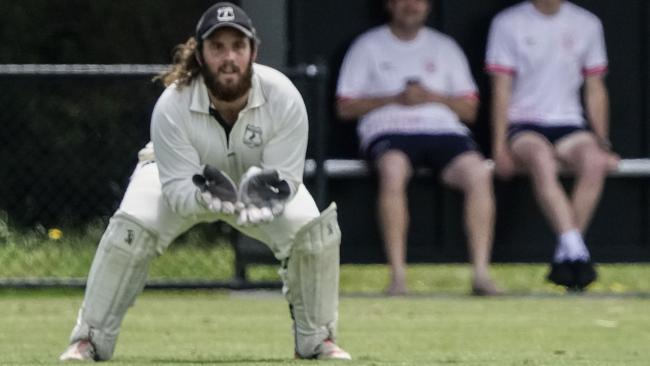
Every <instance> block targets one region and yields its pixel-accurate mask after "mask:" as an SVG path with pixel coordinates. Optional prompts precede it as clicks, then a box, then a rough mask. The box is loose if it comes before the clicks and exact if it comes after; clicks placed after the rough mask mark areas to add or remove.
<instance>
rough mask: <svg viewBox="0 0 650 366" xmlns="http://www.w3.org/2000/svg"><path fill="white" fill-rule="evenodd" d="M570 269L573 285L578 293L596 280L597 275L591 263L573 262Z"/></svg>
mask: <svg viewBox="0 0 650 366" xmlns="http://www.w3.org/2000/svg"><path fill="white" fill-rule="evenodd" d="M571 268H572V269H573V275H574V276H575V285H576V287H577V288H578V290H579V291H582V290H584V289H585V287H587V286H589V284H590V283H592V282H594V281H595V280H596V278H598V273H596V269H595V268H594V264H593V263H592V262H591V261H582V260H577V261H573V262H571Z"/></svg>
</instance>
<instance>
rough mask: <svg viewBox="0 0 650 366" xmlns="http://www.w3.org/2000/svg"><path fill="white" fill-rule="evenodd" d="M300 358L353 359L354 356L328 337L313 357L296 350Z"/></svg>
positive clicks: (297, 356)
mask: <svg viewBox="0 0 650 366" xmlns="http://www.w3.org/2000/svg"><path fill="white" fill-rule="evenodd" d="M296 358H298V359H314V360H352V356H350V354H349V353H347V352H345V351H344V350H343V349H342V348H341V347H339V346H337V345H336V343H334V342H333V341H332V340H330V339H326V340H324V341H323V343H321V344H320V346H318V349H317V351H316V354H315V355H313V356H312V357H303V356H301V355H299V354H298V353H297V352H296Z"/></svg>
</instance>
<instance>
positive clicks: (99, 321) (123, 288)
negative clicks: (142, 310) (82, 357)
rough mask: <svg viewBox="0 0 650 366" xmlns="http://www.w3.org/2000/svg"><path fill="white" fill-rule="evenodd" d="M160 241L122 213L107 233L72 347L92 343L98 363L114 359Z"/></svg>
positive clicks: (93, 270)
mask: <svg viewBox="0 0 650 366" xmlns="http://www.w3.org/2000/svg"><path fill="white" fill-rule="evenodd" d="M157 241H158V240H157V237H156V235H155V234H154V233H152V232H151V231H150V230H148V229H146V228H145V226H144V225H142V223H140V222H139V220H137V219H136V218H134V217H132V216H130V215H128V214H125V213H124V212H121V211H118V212H117V213H116V214H115V215H114V216H113V217H112V218H111V221H110V223H109V225H108V228H107V229H106V231H105V232H104V235H103V236H102V239H101V241H100V242H99V247H98V248H97V253H96V254H95V259H94V260H93V264H92V266H91V267H90V273H89V274H88V282H87V284H86V294H85V297H84V302H83V304H82V306H81V309H80V310H79V315H78V317H77V324H76V326H75V327H74V329H73V330H72V335H71V336H70V343H74V342H76V341H79V340H89V341H90V342H91V343H92V345H93V346H94V348H95V357H96V358H97V360H108V359H110V358H111V357H112V355H113V351H114V349H115V343H116V341H117V336H118V334H119V330H120V325H121V323H122V319H123V318H124V315H125V314H126V311H127V309H128V308H129V307H130V306H131V305H133V303H134V302H135V298H136V296H137V295H138V294H139V293H140V292H142V289H143V288H144V285H145V282H146V280H147V272H148V269H149V263H150V262H151V260H152V259H153V258H155V257H156V255H157V254H159V250H158V248H157Z"/></svg>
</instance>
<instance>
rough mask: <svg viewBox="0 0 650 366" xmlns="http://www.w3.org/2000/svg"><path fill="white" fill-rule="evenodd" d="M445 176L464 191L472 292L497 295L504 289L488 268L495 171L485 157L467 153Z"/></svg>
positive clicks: (459, 157)
mask: <svg viewBox="0 0 650 366" xmlns="http://www.w3.org/2000/svg"><path fill="white" fill-rule="evenodd" d="M442 179H443V181H444V182H445V183H446V184H447V185H449V186H451V187H453V188H456V189H459V190H461V191H462V192H463V194H464V219H465V229H466V232H467V239H468V247H469V254H470V261H471V263H472V268H473V270H474V276H473V280H472V287H473V291H474V293H475V294H478V295H498V294H500V293H501V292H502V291H501V290H499V289H498V288H497V287H496V285H494V283H493V282H492V280H491V279H490V274H489V269H488V267H489V263H490V256H491V253H492V241H493V237H494V216H495V207H494V206H495V204H494V190H493V188H492V170H491V168H490V167H489V165H488V164H487V163H486V162H485V159H483V157H482V156H480V155H479V154H478V153H475V152H468V153H464V154H462V155H460V156H458V157H456V158H455V159H454V160H452V161H451V163H450V164H449V165H448V166H447V167H446V168H445V169H444V171H443V172H442Z"/></svg>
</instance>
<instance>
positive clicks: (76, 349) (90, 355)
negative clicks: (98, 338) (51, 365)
mask: <svg viewBox="0 0 650 366" xmlns="http://www.w3.org/2000/svg"><path fill="white" fill-rule="evenodd" d="M59 360H60V361H86V362H93V361H95V347H93V345H92V343H90V341H86V340H81V341H76V342H74V343H72V344H71V345H70V346H68V348H67V349H66V350H65V352H63V353H62V354H61V356H59Z"/></svg>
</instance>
